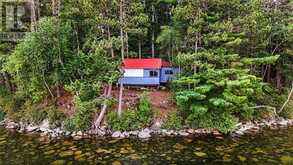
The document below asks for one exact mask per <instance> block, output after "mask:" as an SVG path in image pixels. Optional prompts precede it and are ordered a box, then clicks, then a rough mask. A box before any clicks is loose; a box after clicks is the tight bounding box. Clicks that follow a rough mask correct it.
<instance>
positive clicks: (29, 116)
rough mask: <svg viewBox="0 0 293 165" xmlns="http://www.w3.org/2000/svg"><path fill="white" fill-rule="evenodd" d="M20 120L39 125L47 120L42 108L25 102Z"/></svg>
mask: <svg viewBox="0 0 293 165" xmlns="http://www.w3.org/2000/svg"><path fill="white" fill-rule="evenodd" d="M21 114H22V120H23V121H25V122H28V123H31V124H36V125H38V124H40V123H41V122H42V121H43V120H45V119H46V118H47V112H46V110H45V109H43V107H40V106H37V105H36V104H32V103H31V102H26V103H25V105H24V106H23V109H22V113H21Z"/></svg>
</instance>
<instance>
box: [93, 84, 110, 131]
mask: <svg viewBox="0 0 293 165" xmlns="http://www.w3.org/2000/svg"><path fill="white" fill-rule="evenodd" d="M111 93H112V84H111V83H110V84H109V85H108V90H107V92H106V95H105V101H104V103H103V105H102V109H101V112H100V114H99V117H98V118H97V120H96V121H95V123H94V125H95V128H96V129H97V128H99V127H100V125H101V122H102V120H103V119H104V116H105V114H106V110H107V99H109V98H110V97H111Z"/></svg>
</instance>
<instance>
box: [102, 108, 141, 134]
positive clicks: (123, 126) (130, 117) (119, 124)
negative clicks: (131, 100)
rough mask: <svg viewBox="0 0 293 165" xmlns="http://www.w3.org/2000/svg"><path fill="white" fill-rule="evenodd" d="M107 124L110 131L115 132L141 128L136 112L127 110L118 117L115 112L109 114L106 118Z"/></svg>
mask: <svg viewBox="0 0 293 165" xmlns="http://www.w3.org/2000/svg"><path fill="white" fill-rule="evenodd" d="M107 122H108V124H109V126H110V127H111V129H113V130H115V131H130V130H136V129H139V128H142V124H141V122H140V120H139V117H138V115H137V113H136V112H134V111H131V110H127V111H124V112H123V113H122V114H121V116H120V117H119V116H118V114H117V113H116V112H111V113H109V114H108V116H107Z"/></svg>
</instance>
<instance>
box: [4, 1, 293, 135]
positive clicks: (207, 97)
mask: <svg viewBox="0 0 293 165" xmlns="http://www.w3.org/2000/svg"><path fill="white" fill-rule="evenodd" d="M27 3H28V4H29V5H30V7H31V8H30V16H29V17H28V21H27V22H26V25H27V26H24V28H22V29H14V28H12V29H7V26H2V27H0V33H1V32H11V31H12V32H24V31H25V32H27V31H29V33H28V34H27V35H26V36H25V37H24V38H22V39H20V40H17V41H1V40H0V118H1V119H2V120H3V119H4V118H9V119H10V120H15V121H23V122H28V123H34V124H39V123H40V122H42V121H43V120H44V119H45V118H48V119H49V122H50V125H51V126H52V127H60V126H62V127H64V128H65V129H67V130H78V131H85V130H89V129H91V128H99V127H101V126H102V125H107V126H108V127H109V128H111V129H113V130H121V131H126V130H136V129H141V128H146V127H149V126H150V125H152V124H153V121H154V120H155V119H156V118H160V117H158V116H159V115H158V114H157V112H155V111H154V109H153V108H152V106H151V104H152V103H151V101H150V98H149V97H148V94H147V92H144V93H143V94H141V95H140V98H139V101H138V103H137V106H136V107H132V108H127V109H125V108H124V107H123V106H122V105H121V104H122V103H123V99H124V97H123V96H124V95H123V90H124V88H123V86H120V87H119V86H117V81H118V79H119V77H120V76H121V75H122V73H121V70H120V66H121V62H122V61H123V59H125V58H163V59H165V60H167V61H170V62H171V63H172V64H173V65H174V66H178V67H179V68H180V73H179V74H178V75H176V78H174V79H173V80H172V81H171V82H169V83H168V85H167V89H165V90H167V91H168V92H169V93H170V98H166V100H167V99H170V100H171V101H172V103H173V106H172V107H169V108H170V109H175V110H173V111H172V112H170V113H169V114H168V115H167V117H165V118H164V119H163V124H162V127H163V128H166V129H181V128H209V129H218V130H219V131H220V132H223V133H230V132H233V131H234V130H235V129H236V125H237V123H239V122H241V121H253V120H259V119H263V118H271V117H279V116H281V117H284V118H293V100H292V97H293V96H292V93H293V12H292V11H293V1H292V0H147V1H146V0H28V1H27ZM0 7H2V8H1V10H3V11H4V10H7V8H5V6H0ZM0 16H2V23H3V22H5V20H4V18H6V19H7V17H9V15H7V14H5V12H2V15H0ZM113 90H116V91H119V95H120V96H119V97H114V95H113ZM155 90H160V89H155ZM64 100H65V101H64ZM62 101H63V102H67V103H68V102H70V103H68V106H65V107H64V106H62ZM174 107H175V108H174Z"/></svg>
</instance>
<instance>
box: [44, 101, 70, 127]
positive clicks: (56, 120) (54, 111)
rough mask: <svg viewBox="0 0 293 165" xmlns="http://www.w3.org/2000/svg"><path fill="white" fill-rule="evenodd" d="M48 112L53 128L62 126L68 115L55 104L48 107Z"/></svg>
mask: <svg viewBox="0 0 293 165" xmlns="http://www.w3.org/2000/svg"><path fill="white" fill-rule="evenodd" d="M46 112H47V113H48V120H49V125H50V127H51V128H57V127H61V126H62V123H63V122H64V120H65V118H66V116H65V114H64V113H63V112H62V111H61V110H60V109H58V108H57V107H55V106H49V107H46Z"/></svg>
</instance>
